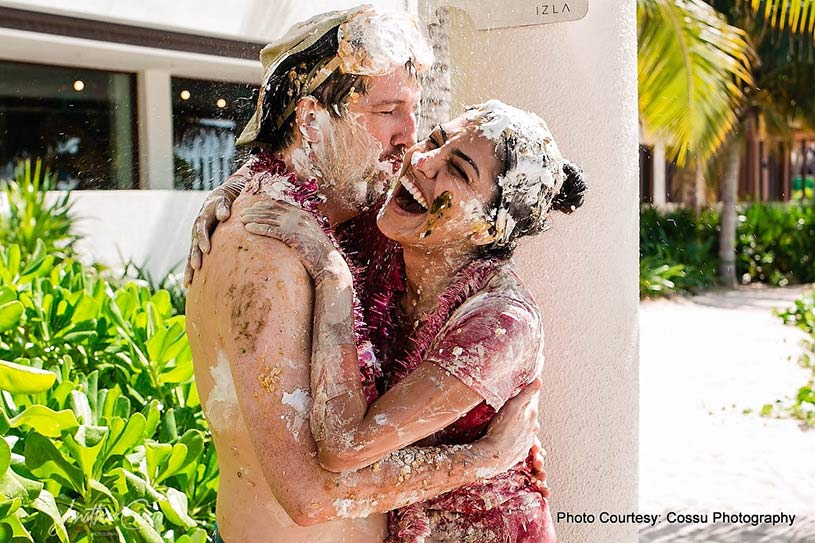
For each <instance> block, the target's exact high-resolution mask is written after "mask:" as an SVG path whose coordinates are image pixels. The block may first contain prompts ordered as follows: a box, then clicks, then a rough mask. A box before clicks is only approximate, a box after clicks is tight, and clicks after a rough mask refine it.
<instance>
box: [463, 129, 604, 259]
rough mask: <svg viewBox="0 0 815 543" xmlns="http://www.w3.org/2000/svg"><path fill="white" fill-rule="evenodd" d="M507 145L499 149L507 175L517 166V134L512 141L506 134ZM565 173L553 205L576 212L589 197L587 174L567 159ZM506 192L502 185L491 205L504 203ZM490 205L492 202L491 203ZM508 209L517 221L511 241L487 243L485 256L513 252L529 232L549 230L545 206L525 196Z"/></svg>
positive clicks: (484, 249)
mask: <svg viewBox="0 0 815 543" xmlns="http://www.w3.org/2000/svg"><path fill="white" fill-rule="evenodd" d="M502 139H503V140H504V144H505V145H503V146H502V145H499V146H498V148H497V149H496V154H497V155H498V159H499V160H500V161H501V162H502V167H501V171H500V172H499V175H498V176H499V177H500V176H503V175H506V174H507V173H508V172H509V171H510V170H511V169H512V168H514V167H515V166H516V162H517V161H516V160H515V159H514V157H512V156H509V155H511V153H508V150H509V148H511V145H512V144H513V143H514V141H515V140H514V138H512V139H511V141H508V137H507V136H503V138H502ZM563 174H564V180H563V184H562V185H561V187H560V191H559V192H558V193H557V194H555V195H554V196H550V197H551V198H552V200H551V204H550V209H551V210H552V211H559V212H561V213H566V214H569V213H573V212H574V211H575V210H576V209H577V208H578V207H580V206H582V205H583V202H584V200H585V195H586V191H587V190H588V187H587V186H586V178H585V175H584V174H583V170H581V169H580V168H578V167H577V166H576V165H575V164H573V163H571V162H570V161H568V160H565V159H564V160H563ZM501 198H502V192H501V190H500V189H499V191H498V195H497V196H496V198H495V199H494V201H493V202H491V204H490V206H497V205H500V202H501ZM488 207H489V206H488ZM506 209H507V212H508V213H509V215H510V216H511V217H512V219H513V220H514V221H515V228H514V229H513V231H512V237H511V238H510V243H507V244H505V245H494V244H493V245H487V246H484V247H481V248H480V250H479V254H480V255H481V256H482V257H490V258H498V259H504V258H509V257H510V256H512V253H513V252H515V248H516V246H517V240H518V239H519V238H522V237H526V236H534V235H536V234H540V233H541V232H543V231H545V230H546V229H547V228H546V227H547V225H548V223H549V219H548V217H545V218H543V219H541V217H540V214H541V211H542V210H541V209H536V208H533V207H530V206H528V205H526V204H525V203H523V202H522V201H521V200H517V201H511V202H508V206H507V208H506Z"/></svg>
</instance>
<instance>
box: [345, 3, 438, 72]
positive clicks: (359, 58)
mask: <svg viewBox="0 0 815 543" xmlns="http://www.w3.org/2000/svg"><path fill="white" fill-rule="evenodd" d="M339 38H340V45H339V50H338V52H337V54H338V56H339V57H340V58H341V59H342V66H341V68H340V69H341V70H342V71H343V72H344V73H347V74H355V75H368V76H380V75H386V74H388V73H390V72H392V71H393V70H395V69H396V68H398V67H400V66H404V65H405V64H406V63H407V62H408V61H412V62H413V64H414V65H415V66H416V69H417V70H418V71H424V70H426V69H427V68H429V67H430V65H431V64H432V63H433V51H432V49H431V48H430V44H429V43H428V42H427V38H426V37H425V35H424V33H423V32H422V30H421V27H420V26H419V21H418V19H416V17H414V16H413V15H410V14H409V13H407V12H399V11H376V10H374V9H366V10H364V11H361V12H359V13H357V14H355V15H354V16H353V17H351V18H350V19H349V20H348V21H347V22H345V23H343V24H342V25H340V28H339Z"/></svg>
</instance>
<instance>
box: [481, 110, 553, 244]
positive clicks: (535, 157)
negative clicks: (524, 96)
mask: <svg viewBox="0 0 815 543" xmlns="http://www.w3.org/2000/svg"><path fill="white" fill-rule="evenodd" d="M467 116H468V118H470V119H471V120H474V121H476V122H477V123H478V126H479V128H480V130H481V133H482V134H483V135H484V137H486V138H487V139H489V140H490V141H492V142H493V143H495V145H496V153H497V154H498V156H499V157H503V158H504V162H505V165H506V173H505V174H504V175H501V176H500V177H499V178H498V185H499V186H500V187H501V197H500V200H499V202H498V205H497V206H496V207H495V208H493V209H492V211H491V214H492V216H491V219H492V221H493V228H494V236H495V241H494V242H493V245H494V246H496V247H511V246H513V244H514V240H515V239H516V238H517V237H518V236H519V235H521V234H532V233H537V232H540V231H542V230H543V229H544V226H545V223H546V218H547V216H548V213H549V209H550V208H551V206H552V200H553V199H554V197H555V196H556V195H557V194H558V192H559V191H560V188H561V187H562V186H563V181H564V179H565V174H564V173H563V165H564V159H563V156H562V155H561V154H560V150H558V147H557V144H556V143H555V140H554V137H553V136H552V133H551V132H550V131H549V127H547V126H546V123H545V122H544V120H543V119H541V118H540V117H538V116H537V115H535V114H534V113H530V112H528V111H523V110H520V109H517V108H514V107H512V106H509V105H507V104H505V103H503V102H501V101H499V100H489V101H487V102H485V103H483V104H480V105H477V106H472V107H471V108H468V110H467ZM519 223H523V224H524V228H523V232H520V231H517V229H518V228H519V226H518V225H519Z"/></svg>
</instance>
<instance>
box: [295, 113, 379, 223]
mask: <svg viewBox="0 0 815 543" xmlns="http://www.w3.org/2000/svg"><path fill="white" fill-rule="evenodd" d="M316 123H317V126H318V127H319V128H320V141H319V142H318V143H313V144H309V143H307V142H305V140H304V145H303V149H302V151H298V152H296V153H294V154H293V156H292V162H293V163H294V167H295V169H296V170H297V171H298V172H299V173H301V174H302V175H309V176H313V177H316V178H318V179H319V186H320V193H321V194H323V195H324V196H325V197H326V198H327V199H328V200H329V201H330V202H331V203H332V205H336V206H340V207H343V208H347V209H353V210H356V211H362V210H364V209H366V208H368V207H369V206H370V205H371V204H373V203H374V202H376V201H377V200H379V199H380V198H381V197H382V195H383V194H384V193H385V189H386V187H387V184H388V182H389V181H390V178H391V177H393V175H394V174H393V164H392V163H391V162H382V161H380V156H381V155H382V145H381V144H380V143H379V142H378V141H377V140H376V139H375V138H374V137H373V136H371V135H370V134H369V133H368V131H367V130H366V129H365V128H364V127H363V126H362V124H360V123H359V122H358V121H357V120H356V119H355V118H354V117H353V114H351V113H347V112H346V114H345V116H344V117H341V118H339V119H337V118H334V117H331V115H329V113H328V112H327V111H325V110H322V111H320V112H318V113H317V120H316Z"/></svg>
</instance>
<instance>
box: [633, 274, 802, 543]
mask: <svg viewBox="0 0 815 543" xmlns="http://www.w3.org/2000/svg"><path fill="white" fill-rule="evenodd" d="M812 288H815V285H809V286H807V287H790V288H784V289H773V288H752V287H750V288H744V287H742V288H739V289H738V290H736V291H727V292H725V291H722V292H713V293H708V294H705V295H702V296H697V297H694V298H681V299H675V300H660V301H653V302H651V301H646V302H643V303H642V304H641V305H640V327H641V333H640V345H641V347H640V399H641V403H640V512H641V513H659V514H662V522H661V523H659V524H656V525H655V526H654V527H646V528H643V529H642V530H641V531H640V542H648V543H657V542H658V543H759V542H760V543H804V542H806V543H813V542H815V430H809V431H805V430H803V429H802V428H801V427H799V425H798V424H797V423H796V422H795V421H793V420H776V419H767V418H762V417H760V416H758V414H757V413H758V412H759V411H760V410H761V407H762V405H764V404H766V403H773V402H774V401H775V400H777V399H784V398H789V397H790V396H791V395H793V394H794V393H795V392H796V391H797V390H798V388H799V387H800V386H802V385H803V384H805V383H806V382H807V372H806V371H805V370H803V369H802V368H800V367H798V365H797V364H796V363H795V360H796V359H797V353H799V352H800V351H801V349H800V347H799V340H800V338H802V337H804V334H803V333H802V332H801V331H799V330H797V329H795V328H793V327H790V326H785V325H783V324H782V323H781V320H780V319H778V318H777V317H775V316H774V315H773V314H772V312H771V309H772V308H773V307H779V308H786V307H789V306H791V305H792V302H793V301H794V300H795V299H796V298H798V296H799V295H801V294H802V293H804V292H807V291H811V290H812ZM745 409H752V410H753V414H748V415H745V414H744V410H745ZM669 511H673V512H676V513H684V514H705V513H707V514H709V515H710V517H709V522H707V523H704V522H702V523H696V524H671V523H668V522H667V521H666V517H665V515H666V514H667V513H668V512H669ZM715 511H723V512H726V513H745V514H749V513H759V514H779V513H786V514H788V515H792V514H794V515H797V518H796V519H795V522H794V523H793V525H792V526H789V523H787V524H783V525H781V524H780V525H776V526H772V525H767V524H761V525H759V526H751V525H749V524H739V523H735V524H733V523H713V522H712V514H713V512H715Z"/></svg>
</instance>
